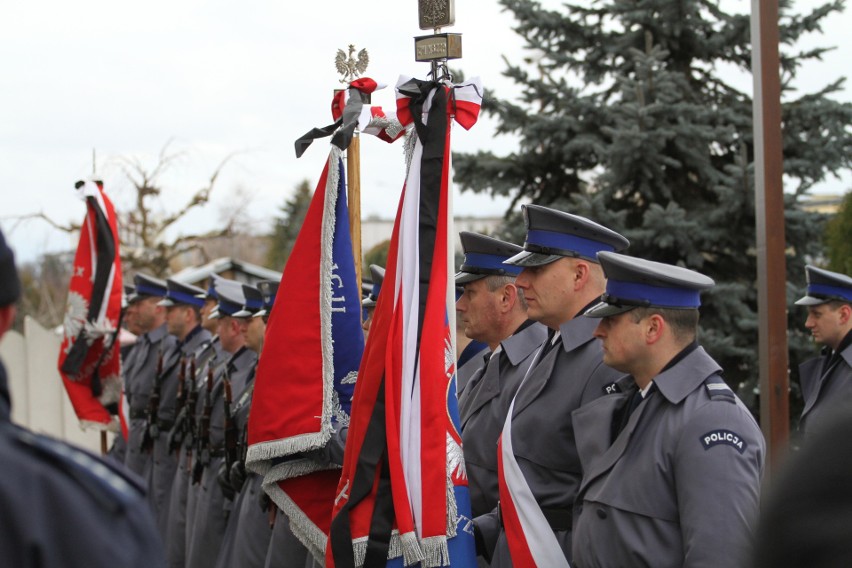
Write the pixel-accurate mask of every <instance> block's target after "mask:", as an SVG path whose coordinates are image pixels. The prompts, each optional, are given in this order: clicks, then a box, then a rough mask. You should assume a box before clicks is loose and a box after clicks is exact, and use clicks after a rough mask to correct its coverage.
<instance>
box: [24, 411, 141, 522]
mask: <svg viewBox="0 0 852 568" xmlns="http://www.w3.org/2000/svg"><path fill="white" fill-rule="evenodd" d="M14 431H15V435H16V438H17V439H18V442H19V443H21V444H22V445H24V446H27V447H28V448H30V449H32V450H33V451H34V452H37V453H38V454H39V456H40V457H42V458H43V459H45V460H49V461H51V462H53V463H54V464H55V465H57V466H58V468H59V470H60V471H62V472H63V473H65V474H66V475H70V476H71V477H72V478H73V479H74V480H75V481H76V482H77V483H79V485H80V486H81V487H82V488H83V489H85V490H86V491H87V492H88V493H89V494H90V495H91V497H92V499H93V500H95V501H97V502H98V503H100V504H101V506H103V507H104V508H105V509H109V510H116V511H117V510H120V509H122V508H124V507H125V506H127V505H129V504H131V503H134V502H138V501H139V500H140V499H141V498H142V497H143V496H144V495H145V489H144V487H143V486H142V485H141V484H140V482H139V481H137V480H135V479H133V478H132V477H130V476H129V475H128V474H127V473H126V472H124V471H121V469H119V467H118V465H116V464H112V463H109V461H107V460H103V459H100V458H98V457H96V456H94V455H93V454H90V453H89V452H87V451H85V450H83V449H80V448H77V447H74V446H72V445H69V444H66V443H65V442H62V441H59V440H55V439H53V438H50V437H48V436H43V435H41V434H35V433H33V432H30V431H29V430H26V429H24V428H19V427H15V428H14Z"/></svg>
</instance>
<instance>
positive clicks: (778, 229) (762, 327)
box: [751, 0, 790, 473]
mask: <svg viewBox="0 0 852 568" xmlns="http://www.w3.org/2000/svg"><path fill="white" fill-rule="evenodd" d="M751 6H752V7H751V42H752V72H753V73H754V107H753V116H754V184H755V222H756V226H757V243H756V244H757V287H758V321H759V332H758V337H759V340H758V343H759V345H758V347H759V364H760V423H761V428H762V430H763V435H764V437H765V438H766V445H767V454H768V460H767V462H768V472H770V473H771V472H772V471H773V470H775V469H776V468H777V466H778V464H779V463H780V461H781V458H783V456H784V453H785V451H786V448H787V443H788V440H789V435H790V425H789V424H790V420H789V415H790V404H789V375H788V357H787V295H786V282H787V273H786V259H785V256H784V254H785V252H784V251H785V248H786V240H785V236H784V188H783V181H782V174H783V172H784V162H783V155H782V138H781V81H780V77H779V74H780V71H779V57H778V40H779V37H778V0H752V4H751Z"/></svg>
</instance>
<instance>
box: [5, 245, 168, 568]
mask: <svg viewBox="0 0 852 568" xmlns="http://www.w3.org/2000/svg"><path fill="white" fill-rule="evenodd" d="M19 296H20V283H19V280H18V272H17V269H16V268H15V262H14V256H13V254H12V251H11V249H9V247H7V246H6V240H5V238H4V237H3V234H2V232H0V338H2V336H3V335H4V334H5V333H6V331H8V330H9V329H10V328H11V326H12V323H13V322H14V321H15V302H16V301H17V299H18V297H19ZM11 405H12V401H11V397H10V394H9V385H8V380H7V378H6V370H5V368H4V367H3V364H2V362H0V456H2V460H3V475H0V503H2V506H0V526H2V527H3V530H2V531H0V558H2V559H3V560H2V564H3V565H4V566H16V567H17V566H64V567H68V568H76V567H80V568H83V567H85V568H106V567H111V566H127V567H128V568H149V567H150V568H159V567H163V566H165V558H164V557H163V551H162V543H161V541H160V538H159V536H158V535H157V530H156V526H155V525H154V519H153V517H152V516H151V510H150V509H149V508H148V506H147V504H146V502H145V497H144V495H145V493H144V488H143V487H142V485H141V482H140V480H138V479H137V477H136V476H134V475H132V474H129V473H128V472H127V471H126V469H125V468H124V467H123V466H120V465H116V464H114V463H113V462H111V461H108V460H103V459H101V458H98V457H96V456H94V455H91V454H89V453H88V452H86V451H83V450H81V449H78V448H75V447H74V446H71V445H69V444H66V443H64V442H61V441H59V440H55V439H52V438H49V437H47V436H42V435H39V434H35V433H33V432H30V431H29V430H26V429H24V428H21V427H20V426H17V425H15V424H13V423H12V420H11V409H12V406H11Z"/></svg>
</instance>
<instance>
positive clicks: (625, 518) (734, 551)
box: [573, 253, 766, 568]
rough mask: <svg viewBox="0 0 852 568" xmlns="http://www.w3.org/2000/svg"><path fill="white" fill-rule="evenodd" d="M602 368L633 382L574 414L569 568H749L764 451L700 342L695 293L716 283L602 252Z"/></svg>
mask: <svg viewBox="0 0 852 568" xmlns="http://www.w3.org/2000/svg"><path fill="white" fill-rule="evenodd" d="M598 256H599V258H600V261H601V264H602V265H603V268H604V272H606V275H607V279H608V280H607V288H606V294H605V295H604V296H603V298H602V300H603V301H602V302H601V303H600V304H598V305H597V306H594V307H593V308H592V309H590V310H589V311H588V312H586V316H587V318H588V319H590V320H591V321H598V322H600V323H599V324H598V327H597V329H596V330H595V336H596V337H598V338H600V339H601V340H602V341H603V350H604V362H605V363H606V364H607V365H610V366H611V367H614V368H616V369H618V370H619V371H622V372H625V373H629V376H627V377H625V378H623V379H621V380H619V381H618V383H616V385H615V387H614V389H613V391H614V393H613V394H611V395H608V396H605V397H603V398H601V399H599V400H596V401H594V402H592V403H590V404H589V405H587V406H585V407H583V408H580V409H579V410H577V411H575V412H574V414H573V417H574V426H575V432H576V435H577V448H578V450H579V453H580V459H581V461H582V465H583V483H582V485H581V487H580V494H579V496H578V499H577V507H576V515H575V522H576V524H575V527H574V565H575V566H578V567H580V568H590V567H597V566H600V567H603V566H655V567H658V568H666V567H675V566H678V567H680V566H746V565H747V562H748V559H749V555H750V544H751V539H752V534H753V527H754V523H755V521H756V517H757V513H758V499H759V497H760V480H761V476H762V474H763V462H764V456H765V451H766V446H765V443H764V440H763V436H762V435H761V432H760V428H759V427H758V425H757V423H756V422H755V420H754V418H753V417H752V415H751V413H750V412H749V411H748V409H747V408H746V407H745V405H744V404H743V403H742V402H741V401H740V399H739V398H737V396H736V395H735V394H734V393H733V391H731V389H730V388H728V386H727V385H726V384H725V381H724V380H723V379H722V369H721V368H720V367H719V365H718V364H717V363H716V362H715V361H714V360H713V359H712V358H711V357H710V356H709V355H708V354H707V353H706V352H705V351H704V349H703V348H702V347H700V346H699V344H698V341H697V339H696V334H697V333H698V307H699V305H700V303H701V302H700V298H699V294H700V292H701V291H702V290H707V289H708V288H711V287H712V286H713V280H711V279H710V278H708V277H706V276H704V275H703V274H699V273H697V272H693V271H691V270H687V269H686V268H681V267H677V266H671V265H668V264H661V263H658V262H652V261H648V260H642V259H638V258H632V257H628V256H623V255H619V254H609V253H600V254H599V255H598Z"/></svg>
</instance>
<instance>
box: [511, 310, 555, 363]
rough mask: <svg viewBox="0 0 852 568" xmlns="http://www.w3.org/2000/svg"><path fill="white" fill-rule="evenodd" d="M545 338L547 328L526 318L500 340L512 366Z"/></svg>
mask: <svg viewBox="0 0 852 568" xmlns="http://www.w3.org/2000/svg"><path fill="white" fill-rule="evenodd" d="M545 339H547V328H546V327H544V326H543V325H541V324H540V323H536V322H534V321H533V320H530V319H528V320H527V321H525V322H524V323H522V324H521V326H520V327H519V328H518V329H517V331H515V333H513V334H512V335H510V336H509V337H507V338H506V339H504V340H503V341H501V342H500V345H501V346H502V347H503V352H504V353H506V357H508V358H509V362H510V363H511V364H512V366H517V365H518V363H520V362H521V361H522V360H523V359H524V358H525V357H527V356H528V355H529V354H530V352H532V351H533V350H534V349H536V348H537V347H539V346H540V345H541V344H542V342H543V341H544V340H545Z"/></svg>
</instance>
